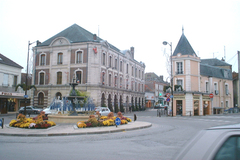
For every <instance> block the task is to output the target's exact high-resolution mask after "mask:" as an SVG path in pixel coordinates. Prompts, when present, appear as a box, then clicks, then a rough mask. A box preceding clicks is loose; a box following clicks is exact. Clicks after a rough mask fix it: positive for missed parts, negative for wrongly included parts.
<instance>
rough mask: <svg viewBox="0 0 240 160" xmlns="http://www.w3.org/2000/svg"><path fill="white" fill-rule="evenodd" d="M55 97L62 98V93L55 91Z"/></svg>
mask: <svg viewBox="0 0 240 160" xmlns="http://www.w3.org/2000/svg"><path fill="white" fill-rule="evenodd" d="M56 98H57V99H59V100H62V94H61V93H60V92H57V93H56Z"/></svg>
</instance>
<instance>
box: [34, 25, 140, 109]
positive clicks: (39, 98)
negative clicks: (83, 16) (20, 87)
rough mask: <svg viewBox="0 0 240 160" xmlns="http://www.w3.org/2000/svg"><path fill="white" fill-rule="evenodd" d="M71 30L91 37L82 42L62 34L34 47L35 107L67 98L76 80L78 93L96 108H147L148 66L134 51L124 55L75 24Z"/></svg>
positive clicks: (126, 52) (128, 51) (132, 49)
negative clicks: (134, 106)
mask: <svg viewBox="0 0 240 160" xmlns="http://www.w3.org/2000/svg"><path fill="white" fill-rule="evenodd" d="M70 28H73V29H74V28H77V29H78V31H77V33H71V31H73V32H74V30H73V29H72V30H69V28H68V29H66V30H67V31H69V32H70V33H69V34H68V35H70V34H72V35H74V34H75V35H76V34H80V33H78V32H83V33H81V34H82V35H87V34H88V38H89V37H90V36H91V37H90V38H89V39H88V40H83V41H81V36H79V37H77V38H79V40H75V39H74V37H73V38H72V37H67V36H68V35H67V36H64V35H61V33H62V32H60V33H59V34H60V35H59V36H55V37H54V38H52V39H51V38H50V39H51V40H52V41H49V40H47V41H45V42H43V43H42V44H40V45H38V46H36V47H34V48H33V52H34V53H35V57H34V62H35V64H34V73H35V75H34V77H35V79H33V82H34V84H35V85H36V87H37V88H38V91H36V92H35V93H34V102H33V103H34V105H35V106H44V107H47V106H49V105H50V103H51V102H52V101H53V99H54V98H56V97H57V96H60V97H62V96H68V95H69V93H70V90H71V88H70V86H69V83H70V82H72V81H73V80H74V79H75V80H76V81H77V82H78V83H79V84H78V85H77V86H76V90H79V91H84V92H88V93H89V95H90V97H91V98H92V99H93V102H94V104H95V105H96V106H102V105H105V106H110V105H112V107H113V106H116V105H117V106H118V107H119V106H120V105H122V106H125V107H129V106H131V105H140V106H144V85H145V81H144V72H145V64H144V63H142V62H137V61H136V60H135V59H134V48H133V47H132V48H131V49H130V50H126V51H124V52H122V51H120V50H118V49H117V48H115V47H114V46H112V45H111V44H109V43H108V42H107V41H103V40H101V39H99V38H96V35H94V34H91V33H89V32H88V31H86V30H83V29H82V28H81V27H80V26H77V25H76V24H74V25H73V26H71V27H70ZM66 30H65V31H63V32H67V31H66ZM71 38H72V39H74V40H75V41H76V42H74V40H71ZM48 41H49V43H48V44H47V42H48Z"/></svg>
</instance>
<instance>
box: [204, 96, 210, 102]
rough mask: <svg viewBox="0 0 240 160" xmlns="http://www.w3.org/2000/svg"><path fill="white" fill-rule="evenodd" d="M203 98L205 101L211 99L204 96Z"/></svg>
mask: <svg viewBox="0 0 240 160" xmlns="http://www.w3.org/2000/svg"><path fill="white" fill-rule="evenodd" d="M202 100H203V101H210V98H208V97H203V98H202Z"/></svg>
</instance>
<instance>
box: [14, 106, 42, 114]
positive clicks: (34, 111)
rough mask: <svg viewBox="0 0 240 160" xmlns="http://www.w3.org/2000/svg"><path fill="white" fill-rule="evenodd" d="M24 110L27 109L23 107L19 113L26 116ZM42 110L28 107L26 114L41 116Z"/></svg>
mask: <svg viewBox="0 0 240 160" xmlns="http://www.w3.org/2000/svg"><path fill="white" fill-rule="evenodd" d="M24 108H25V107H21V108H20V109H19V111H18V112H19V113H22V114H24ZM42 110H43V109H42V108H37V107H34V106H26V114H39V113H40V112H41V111H42Z"/></svg>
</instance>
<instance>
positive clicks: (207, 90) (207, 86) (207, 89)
mask: <svg viewBox="0 0 240 160" xmlns="http://www.w3.org/2000/svg"><path fill="white" fill-rule="evenodd" d="M208 92H209V83H208V82H206V93H208Z"/></svg>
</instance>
